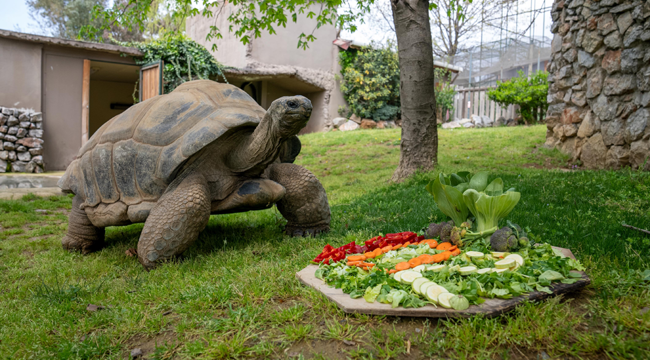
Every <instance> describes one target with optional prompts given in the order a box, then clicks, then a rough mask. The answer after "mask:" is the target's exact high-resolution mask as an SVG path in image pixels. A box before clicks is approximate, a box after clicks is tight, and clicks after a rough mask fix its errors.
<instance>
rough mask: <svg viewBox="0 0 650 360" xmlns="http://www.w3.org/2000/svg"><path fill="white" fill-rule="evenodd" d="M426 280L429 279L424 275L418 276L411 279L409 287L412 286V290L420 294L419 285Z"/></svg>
mask: <svg viewBox="0 0 650 360" xmlns="http://www.w3.org/2000/svg"><path fill="white" fill-rule="evenodd" d="M427 281H429V280H428V279H427V278H425V277H420V278H417V279H415V280H413V283H412V284H411V287H413V291H415V293H416V294H419V295H422V294H420V285H422V284H424V283H425V282H427Z"/></svg>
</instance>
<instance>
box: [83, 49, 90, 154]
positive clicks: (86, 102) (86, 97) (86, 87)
mask: <svg viewBox="0 0 650 360" xmlns="http://www.w3.org/2000/svg"><path fill="white" fill-rule="evenodd" d="M82 79H83V82H82V86H81V146H84V145H85V144H86V142H88V132H89V131H90V119H89V115H90V60H89V59H84V64H83V78H82Z"/></svg>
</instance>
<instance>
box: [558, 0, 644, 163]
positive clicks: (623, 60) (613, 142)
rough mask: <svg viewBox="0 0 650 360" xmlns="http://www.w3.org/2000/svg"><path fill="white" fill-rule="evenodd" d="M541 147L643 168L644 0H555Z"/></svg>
mask: <svg viewBox="0 0 650 360" xmlns="http://www.w3.org/2000/svg"><path fill="white" fill-rule="evenodd" d="M551 16H552V18H553V26H552V28H551V30H552V32H553V33H554V34H555V36H554V37H553V42H552V44H551V51H552V58H551V63H550V65H549V68H548V69H549V73H550V74H549V77H548V81H549V93H548V102H549V107H548V112H547V114H546V124H547V128H548V131H547V135H546V145H547V146H549V147H557V148H559V149H560V150H562V151H563V152H565V153H568V154H570V155H572V157H573V159H574V160H578V159H580V161H581V162H582V163H583V164H584V166H585V167H588V168H594V169H600V168H605V167H607V168H613V169H619V168H621V167H624V166H628V165H629V166H631V167H633V168H638V167H639V166H643V164H644V163H645V170H650V161H648V162H647V163H646V162H645V160H646V159H647V158H648V157H650V126H649V124H648V123H649V122H650V109H649V107H650V1H647V0H601V1H597V0H555V2H554V4H553V8H552V10H551Z"/></svg>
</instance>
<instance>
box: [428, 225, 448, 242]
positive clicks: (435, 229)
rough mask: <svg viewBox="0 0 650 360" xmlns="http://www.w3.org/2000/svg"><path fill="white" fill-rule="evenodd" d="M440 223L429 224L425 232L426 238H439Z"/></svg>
mask: <svg viewBox="0 0 650 360" xmlns="http://www.w3.org/2000/svg"><path fill="white" fill-rule="evenodd" d="M442 224H444V223H440V224H436V223H431V225H429V228H428V229H427V234H426V235H427V239H433V238H439V237H440V229H441V228H442Z"/></svg>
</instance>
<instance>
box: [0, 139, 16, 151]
mask: <svg viewBox="0 0 650 360" xmlns="http://www.w3.org/2000/svg"><path fill="white" fill-rule="evenodd" d="M5 140H6V139H5ZM3 147H4V149H5V150H9V151H11V150H15V149H16V144H14V143H13V142H11V141H5V142H4V144H3Z"/></svg>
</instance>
